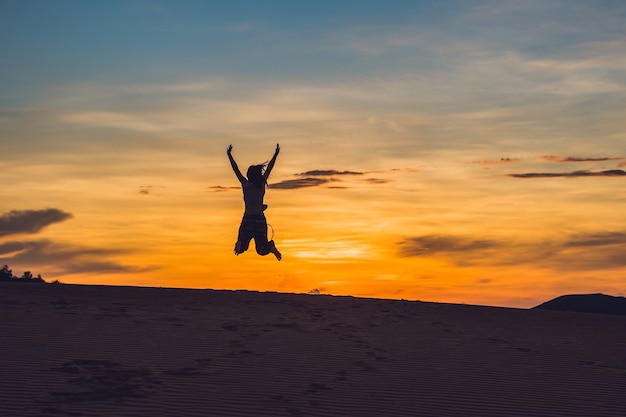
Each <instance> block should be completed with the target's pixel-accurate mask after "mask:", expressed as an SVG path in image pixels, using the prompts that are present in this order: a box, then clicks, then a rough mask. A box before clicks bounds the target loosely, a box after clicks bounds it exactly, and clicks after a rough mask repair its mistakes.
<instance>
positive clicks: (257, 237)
mask: <svg viewBox="0 0 626 417" xmlns="http://www.w3.org/2000/svg"><path fill="white" fill-rule="evenodd" d="M254 245H255V247H256V253H258V254H259V255H261V256H265V255H268V254H270V253H273V254H274V256H276V259H278V260H279V261H280V260H281V259H282V257H283V256H282V254H281V253H280V252H279V251H278V249H276V245H275V244H274V241H273V240H270V241H268V240H267V221H266V220H265V216H263V218H262V219H259V221H258V222H257V223H256V228H255V234H254Z"/></svg>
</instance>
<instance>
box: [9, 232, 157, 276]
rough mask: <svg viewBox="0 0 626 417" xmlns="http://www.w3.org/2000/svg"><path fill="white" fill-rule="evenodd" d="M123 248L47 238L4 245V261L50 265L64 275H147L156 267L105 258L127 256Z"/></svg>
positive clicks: (29, 264)
mask: <svg viewBox="0 0 626 417" xmlns="http://www.w3.org/2000/svg"><path fill="white" fill-rule="evenodd" d="M125 253H127V251H125V250H122V249H102V248H91V247H84V246H76V245H66V244H59V243H54V242H52V241H50V240H47V239H41V240H33V241H13V242H5V243H3V244H0V262H7V263H8V262H10V263H12V264H14V263H17V264H22V265H28V267H31V266H48V267H50V268H51V269H57V270H59V271H60V272H61V273H62V274H63V275H71V274H78V273H87V272H94V273H96V272H99V273H110V272H145V271H150V270H155V269H158V267H156V266H145V267H138V266H133V265H124V264H121V263H118V262H115V261H110V260H106V259H103V258H105V257H107V256H113V255H119V254H125Z"/></svg>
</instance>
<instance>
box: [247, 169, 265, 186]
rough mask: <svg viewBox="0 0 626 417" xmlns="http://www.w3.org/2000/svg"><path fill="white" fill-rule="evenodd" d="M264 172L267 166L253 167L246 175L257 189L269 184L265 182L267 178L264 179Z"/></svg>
mask: <svg viewBox="0 0 626 417" xmlns="http://www.w3.org/2000/svg"><path fill="white" fill-rule="evenodd" d="M264 171H265V164H260V165H251V166H250V167H249V168H248V172H247V173H246V176H247V177H248V181H250V182H251V183H252V184H254V185H255V186H257V187H265V185H267V182H266V181H265V178H263V173H264Z"/></svg>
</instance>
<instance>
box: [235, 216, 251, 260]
mask: <svg viewBox="0 0 626 417" xmlns="http://www.w3.org/2000/svg"><path fill="white" fill-rule="evenodd" d="M253 235H254V230H253V227H251V225H250V222H249V221H248V220H247V219H245V218H243V219H242V220H241V225H240V226H239V233H238V235H237V243H235V250H234V252H235V255H240V254H242V253H244V252H245V251H247V250H248V247H249V246H250V241H251V240H252V237H253Z"/></svg>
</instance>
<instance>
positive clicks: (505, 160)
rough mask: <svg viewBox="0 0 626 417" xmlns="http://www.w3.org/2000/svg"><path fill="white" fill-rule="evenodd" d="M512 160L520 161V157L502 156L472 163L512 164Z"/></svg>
mask: <svg viewBox="0 0 626 417" xmlns="http://www.w3.org/2000/svg"><path fill="white" fill-rule="evenodd" d="M512 162H519V159H518V158H500V159H495V160H485V161H472V164H478V165H501V164H510V163H512Z"/></svg>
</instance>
